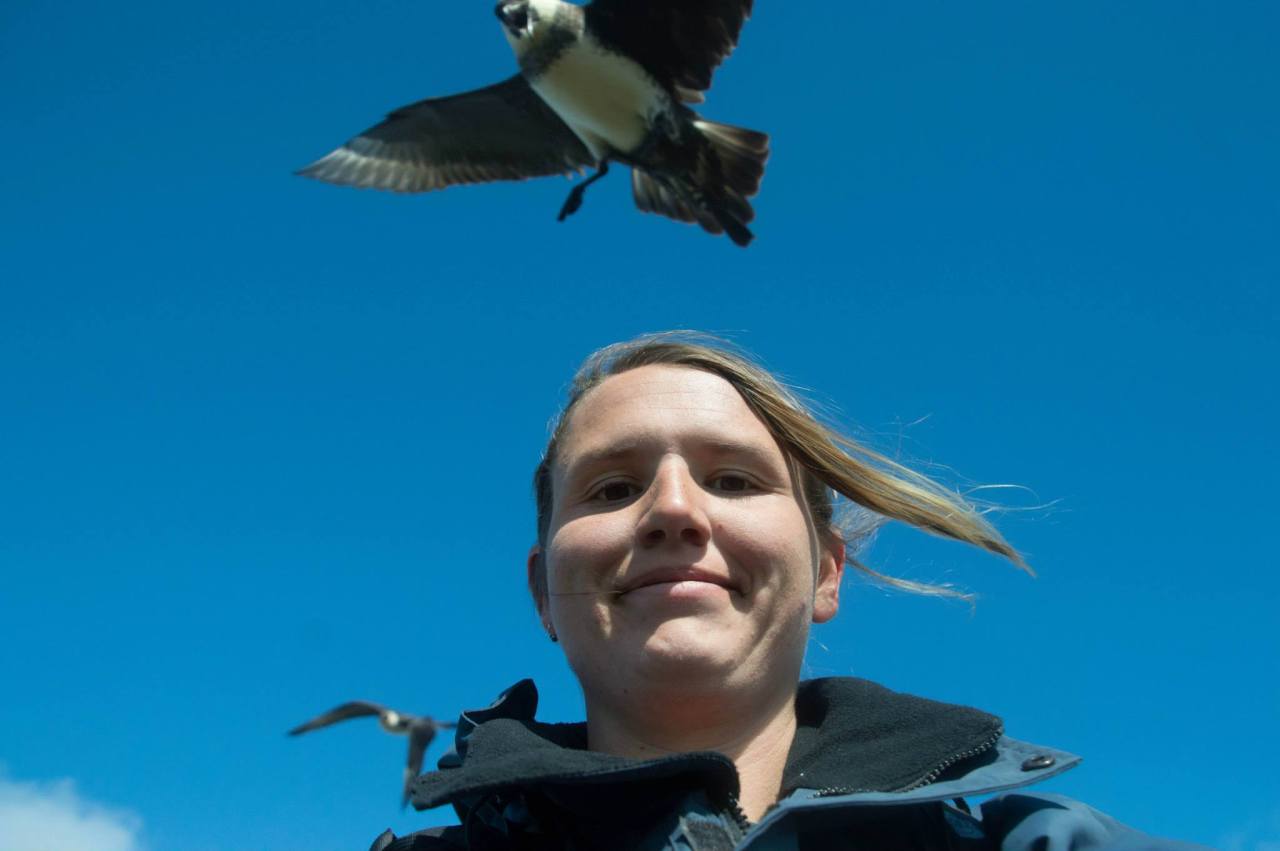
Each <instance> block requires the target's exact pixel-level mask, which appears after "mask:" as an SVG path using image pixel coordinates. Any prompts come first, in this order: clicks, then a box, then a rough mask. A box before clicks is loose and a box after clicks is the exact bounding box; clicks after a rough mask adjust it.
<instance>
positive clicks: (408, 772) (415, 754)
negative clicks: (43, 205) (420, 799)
mask: <svg viewBox="0 0 1280 851" xmlns="http://www.w3.org/2000/svg"><path fill="white" fill-rule="evenodd" d="M435 737H436V728H435V725H434V724H432V723H431V722H430V720H429V719H424V720H423V721H422V722H420V723H417V724H414V725H413V729H412V731H411V732H410V733H409V759H408V761H407V762H406V763H405V767H404V794H403V796H402V797H401V799H400V806H402V807H403V806H404V805H405V804H407V803H408V802H409V795H410V790H411V789H412V788H413V781H414V780H415V779H416V778H417V776H418V775H419V774H421V773H422V759H423V756H424V755H425V754H426V752H427V747H428V746H429V745H430V744H431V740H432V739H434V738H435Z"/></svg>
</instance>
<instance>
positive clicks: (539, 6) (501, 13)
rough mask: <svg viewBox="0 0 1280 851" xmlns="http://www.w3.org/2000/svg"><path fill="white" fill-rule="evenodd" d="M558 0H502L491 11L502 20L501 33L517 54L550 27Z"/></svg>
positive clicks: (559, 3) (558, 4) (521, 52)
mask: <svg viewBox="0 0 1280 851" xmlns="http://www.w3.org/2000/svg"><path fill="white" fill-rule="evenodd" d="M560 5H561V2H560V0H502V2H500V3H498V5H497V6H496V7H494V10H493V13H494V14H495V15H497V16H498V20H499V21H501V22H502V33H503V35H505V36H506V37H507V42H508V43H510V45H511V49H512V50H514V51H515V52H516V55H517V56H520V55H521V54H523V53H524V51H525V50H527V49H528V48H529V45H530V44H532V43H533V42H535V41H537V40H538V39H539V38H541V36H542V35H543V34H544V33H545V32H546V31H547V30H548V29H549V28H550V26H551V23H552V21H553V20H554V19H555V16H556V7H558V6H560Z"/></svg>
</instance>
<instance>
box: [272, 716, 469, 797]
mask: <svg viewBox="0 0 1280 851" xmlns="http://www.w3.org/2000/svg"><path fill="white" fill-rule="evenodd" d="M368 715H377V716H378V724H379V726H381V727H382V729H384V730H386V731H387V732H388V733H393V734H396V735H400V736H406V735H407V736H408V737H409V760H408V762H407V763H406V764H405V768H404V791H403V794H402V796H401V798H400V806H401V807H403V806H404V805H405V804H407V803H408V802H409V790H410V787H411V786H412V784H413V781H414V779H415V778H417V776H418V775H419V774H421V773H422V758H423V755H424V754H425V753H426V751H427V746H428V745H430V744H431V740H432V739H434V738H435V737H436V733H438V732H440V731H441V730H452V729H453V728H454V727H456V726H457V724H454V723H453V722H449V721H437V720H436V719H434V718H428V717H427V716H425V715H409V714H408V713H405V712H397V711H396V710H394V709H388V708H387V707H385V706H379V705H378V704H376V703H370V702H369V701H367V700H353V701H351V702H349V703H344V704H342V705H341V706H335V707H334V708H333V709H330V710H329V711H328V712H326V713H324V714H323V715H319V716H317V717H315V718H312V719H311V720H310V721H308V722H306V723H305V724H299V725H298V726H297V727H294V728H293V729H292V730H290V731H289V735H290V736H301V735H302V734H303V733H309V732H311V731H312V730H319V729H320V728H321V727H328V726H329V725H331V724H337V723H338V722H340V721H346V720H348V719H350V718H363V717H365V716H368Z"/></svg>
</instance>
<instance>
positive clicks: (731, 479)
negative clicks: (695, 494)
mask: <svg viewBox="0 0 1280 851" xmlns="http://www.w3.org/2000/svg"><path fill="white" fill-rule="evenodd" d="M711 484H712V486H713V487H715V489H716V490H722V491H728V492H729V493H742V492H743V491H748V490H751V481H750V480H749V479H748V478H747V477H746V476H739V475H735V474H733V473H725V474H724V475H722V476H716V477H715V478H714V479H712V480H711Z"/></svg>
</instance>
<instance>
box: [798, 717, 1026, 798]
mask: <svg viewBox="0 0 1280 851" xmlns="http://www.w3.org/2000/svg"><path fill="white" fill-rule="evenodd" d="M1003 735H1004V729H1003V728H1001V729H999V730H996V731H995V733H993V734H992V735H991V737H990V738H989V739H987V740H986V741H984V742H983V743H982V744H980V745H978V746H977V747H973V748H970V749H969V750H967V751H961V752H960V753H958V754H953V755H951V756H949V757H947V758H946V759H944V760H943V761H942V762H940V763H938V764H937V765H936V766H934V768H933V769H932V770H931V771H929V772H927V773H925V775H924V776H923V777H921V778H919V779H918V780H915V781H913V782H911V783H908V784H907V785H906V786H903V787H901V788H898V789H892V790H890V791H892V792H913V791H915V790H916V789H919V788H920V787H921V786H928V785H929V784H930V783H932V782H933V781H935V780H937V779H938V777H940V776H941V775H942V772H944V771H946V770H947V769H948V768H950V767H951V766H953V765H955V764H956V763H957V762H960V761H962V760H966V759H969V758H971V757H975V756H977V755H978V754H981V753H986V752H987V751H989V750H991V749H992V748H993V747H995V745H996V742H998V741H1000V737H1001V736H1003ZM883 791H885V790H883V789H852V788H846V787H840V786H828V787H826V788H824V789H819V790H817V794H818V797H820V798H825V797H829V796H832V795H859V794H862V793H865V792H883Z"/></svg>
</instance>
